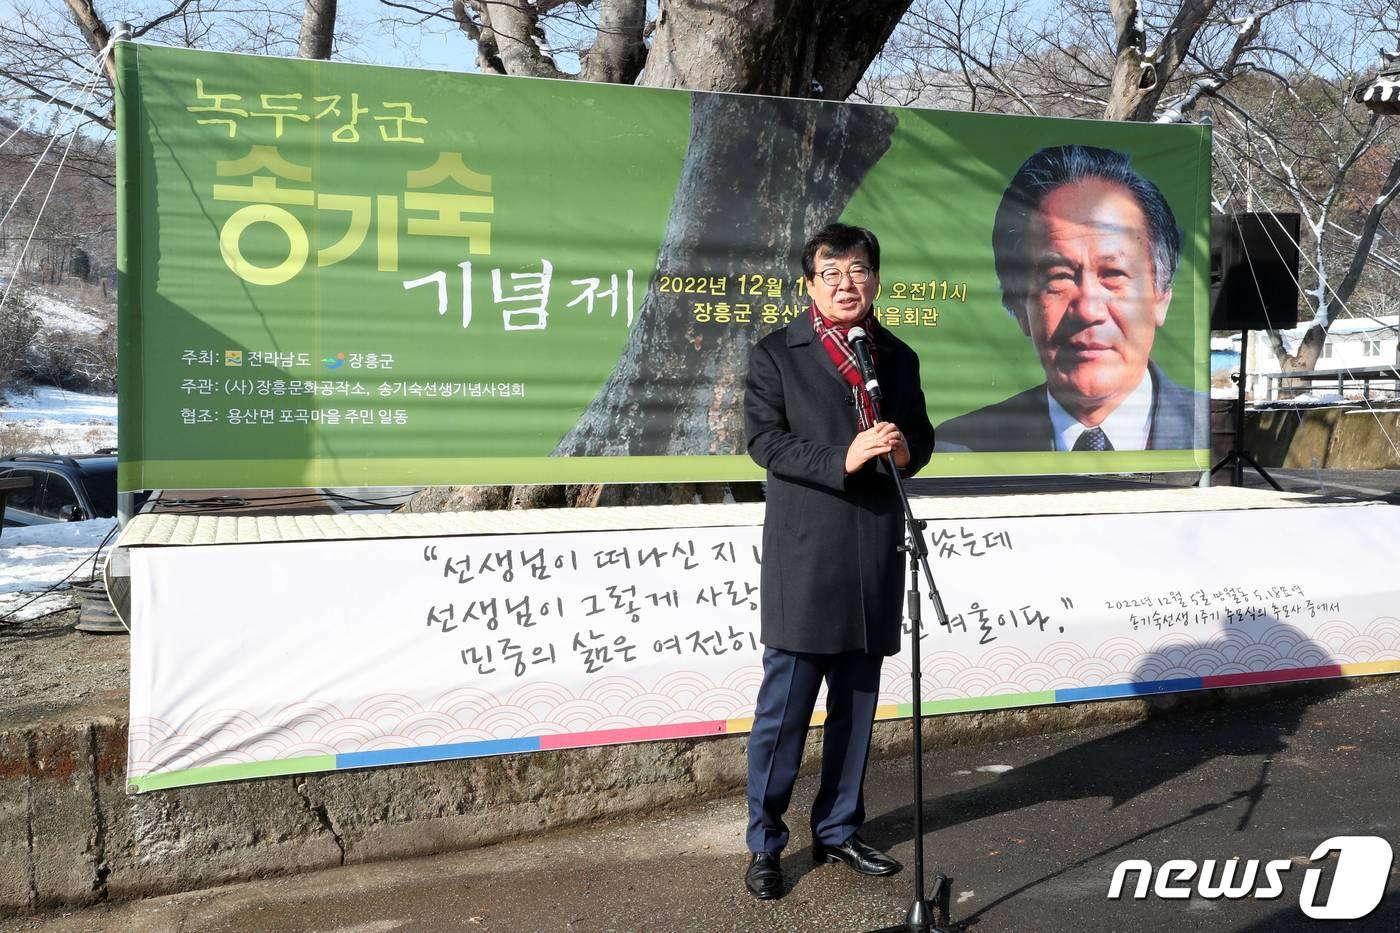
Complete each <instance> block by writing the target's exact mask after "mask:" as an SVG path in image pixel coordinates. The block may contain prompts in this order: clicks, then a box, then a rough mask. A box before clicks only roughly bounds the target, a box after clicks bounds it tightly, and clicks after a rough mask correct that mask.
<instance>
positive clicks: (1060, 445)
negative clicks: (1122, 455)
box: [938, 145, 1207, 452]
mask: <svg viewBox="0 0 1400 933" xmlns="http://www.w3.org/2000/svg"><path fill="white" fill-rule="evenodd" d="M1181 248H1182V233H1181V229H1180V227H1178V225H1177V222H1176V217H1175V215H1174V214H1173V212H1172V208H1171V205H1170V204H1169V203H1168V202H1167V199H1166V197H1165V196H1163V194H1162V192H1161V190H1160V189H1159V188H1158V187H1157V185H1156V184H1154V183H1153V182H1152V181H1150V180H1149V179H1147V178H1145V177H1143V176H1142V175H1140V174H1138V173H1137V172H1136V171H1135V170H1134V169H1133V167H1132V165H1131V160H1130V158H1129V156H1128V155H1127V154H1126V153H1123V152H1117V151H1114V150H1110V149H1101V148H1096V147H1092V146H1081V145H1068V146H1055V147H1050V148H1046V149H1041V150H1040V151H1038V152H1036V153H1035V154H1034V155H1032V156H1031V157H1030V158H1029V159H1027V160H1026V161H1025V163H1024V164H1022V165H1021V167H1020V169H1018V170H1017V172H1016V173H1015V175H1013V176H1012V178H1011V181H1010V183H1009V184H1008V185H1007V188H1006V191H1005V193H1004V194H1003V195H1002V198H1001V203H1000V206H999V207H998V208H997V212H996V218H995V222H994V224H993V230H992V250H993V253H994V256H995V266H996V274H997V278H998V280H999V282H1000V285H1001V295H1002V304H1003V305H1004V306H1005V308H1006V310H1007V311H1008V312H1010V314H1011V315H1012V317H1013V318H1015V320H1016V322H1017V323H1018V324H1019V325H1020V328H1021V331H1022V333H1024V334H1025V335H1026V336H1027V337H1029V338H1030V342H1031V346H1032V347H1033V348H1034V350H1035V353H1036V356H1037V358H1038V360H1039V362H1040V365H1041V367H1042V369H1044V371H1045V381H1044V382H1043V383H1041V384H1040V385H1037V386H1033V387H1032V388H1030V389H1027V390H1025V391H1023V392H1019V393H1017V394H1016V395H1013V396H1012V397H1010V398H1008V399H1005V400H1004V401H1000V402H997V403H995V404H991V405H988V406H986V407H984V408H980V409H977V410H976V411H972V412H970V413H968V414H965V415H960V416H958V417H955V418H951V419H949V420H948V421H945V422H944V423H943V424H942V425H940V426H939V428H938V441H939V444H938V447H939V449H940V450H945V451H949V452H958V451H979V452H1022V451H1085V450H1088V451H1107V450H1180V449H1193V448H1201V447H1204V446H1206V444H1205V431H1206V426H1207V417H1206V408H1205V405H1206V401H1205V399H1206V397H1205V395H1204V394H1202V393H1198V392H1195V391H1193V390H1191V389H1189V388H1187V387H1185V386H1182V385H1179V384H1177V383H1176V382H1173V381H1172V380H1171V379H1170V378H1169V377H1168V376H1167V375H1166V373H1164V372H1163V371H1162V369H1161V368H1160V367H1159V366H1158V365H1157V364H1156V363H1154V362H1153V361H1152V359H1151V353H1152V345H1153V341H1154V340H1155V338H1156V336H1157V331H1158V329H1159V328H1160V327H1162V325H1163V324H1164V323H1165V322H1166V319H1167V311H1168V308H1169V307H1170V305H1171V302H1172V280H1173V278H1174V277H1175V276H1176V272H1177V267H1178V264H1179V262H1180V259H1181Z"/></svg>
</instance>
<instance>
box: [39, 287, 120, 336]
mask: <svg viewBox="0 0 1400 933" xmlns="http://www.w3.org/2000/svg"><path fill="white" fill-rule="evenodd" d="M29 297H30V300H32V301H33V302H34V310H35V311H36V312H38V315H39V320H40V321H41V322H42V323H41V326H42V327H43V328H44V330H71V331H76V332H78V333H81V334H100V333H101V332H102V331H103V330H104V329H106V327H107V324H108V322H107V321H105V320H103V319H102V317H101V316H99V315H97V314H94V313H92V312H91V311H87V310H84V309H82V308H78V307H75V306H73V305H71V304H69V303H68V302H66V301H62V300H61V299H58V298H53V297H50V296H49V295H45V294H42V293H40V292H37V291H32V292H30V293H29Z"/></svg>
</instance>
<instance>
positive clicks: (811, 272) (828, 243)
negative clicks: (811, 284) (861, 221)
mask: <svg viewBox="0 0 1400 933" xmlns="http://www.w3.org/2000/svg"><path fill="white" fill-rule="evenodd" d="M858 249H859V250H865V256H866V258H867V259H869V260H870V271H872V272H879V271H880V241H879V240H877V239H875V234H873V233H871V232H870V231H869V230H867V229H865V228H864V227H852V226H851V225H850V224H842V223H835V224H827V225H826V226H825V227H822V228H821V229H820V230H818V231H817V232H816V235H814V236H813V237H812V238H811V239H810V240H808V241H807V245H806V246H804V247H802V274H803V275H804V276H806V277H807V278H808V279H814V278H816V277H817V253H819V252H821V251H822V250H826V254H827V255H828V256H849V255H851V254H852V253H854V252H855V251H856V250H858Z"/></svg>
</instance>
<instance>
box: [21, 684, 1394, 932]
mask: <svg viewBox="0 0 1400 933" xmlns="http://www.w3.org/2000/svg"><path fill="white" fill-rule="evenodd" d="M1397 748H1400V678H1388V679H1378V680H1368V681H1353V682H1350V687H1348V686H1346V685H1344V684H1343V683H1342V682H1328V683H1319V684H1313V685H1310V686H1308V687H1307V688H1304V692H1302V693H1299V694H1295V695H1292V696H1288V697H1283V698H1277V699H1274V700H1271V701H1268V702H1264V703H1260V704H1257V705H1238V704H1237V705H1230V706H1216V707H1211V708H1209V709H1206V710H1204V711H1202V712H1198V713H1195V714H1191V715H1172V716H1164V717H1159V718H1157V719H1153V720H1148V721H1146V722H1143V723H1139V724H1136V725H1131V726H1119V727H1110V728H1100V729H1092V730H1084V731H1079V732H1072V733H1062V734H1059V735H1052V736H1043V737H1035V738H1028V739H1021V740H1015V741H1008V742H1003V743H998V744H991V745H983V746H976V747H963V748H958V749H954V750H953V751H951V752H949V753H945V754H942V755H940V756H938V757H936V758H930V759H929V760H928V762H927V774H928V779H927V785H926V787H927V790H928V794H927V799H928V813H929V826H928V833H927V843H928V846H929V851H930V853H931V865H930V872H929V874H930V876H932V873H933V872H934V871H943V872H946V873H948V874H950V875H952V876H953V878H954V880H953V885H952V917H951V919H952V921H953V923H954V924H956V925H957V926H958V927H959V928H961V929H968V930H977V931H979V933H1000V931H1036V933H1057V931H1070V930H1075V931H1100V930H1102V931H1120V930H1121V931H1150V930H1210V931H1231V933H1246V931H1250V933H1254V931H1258V933H1263V931H1293V930H1319V931H1321V930H1371V931H1394V930H1397V929H1400V877H1398V876H1397V871H1396V868H1395V867H1394V866H1392V869H1391V874H1390V878H1389V885H1388V891H1387V894H1386V898H1385V899H1384V900H1383V901H1382V903H1381V906H1380V908H1379V909H1378V910H1377V911H1376V912H1374V913H1373V914H1372V915H1370V916H1369V917H1367V918H1365V919H1364V920H1361V921H1358V922H1355V923H1340V922H1331V923H1328V922H1323V921H1312V920H1309V919H1307V918H1306V917H1305V916H1304V914H1303V913H1302V911H1301V910H1300V908H1299V892H1300V888H1301V885H1302V881H1303V874H1304V871H1305V864H1306V863H1307V860H1308V858H1309V856H1310V853H1311V852H1312V850H1313V848H1314V847H1315V846H1316V845H1317V844H1318V843H1320V842H1322V841H1323V840H1325V839H1328V838H1329V837H1332V836H1336V835H1348V834H1349V835H1373V834H1374V835H1380V836H1382V837H1384V838H1386V839H1387V840H1389V842H1390V843H1391V845H1398V844H1400V815H1397V807H1396V803H1397V787H1400V781H1397V779H1400V758H1398V757H1397V755H1396V749H1397ZM908 767H909V765H908V762H907V761H888V762H880V763H877V764H875V765H873V766H872V768H871V773H870V776H869V780H868V782H867V786H868V795H869V800H868V806H869V813H870V818H869V822H868V824H867V828H866V835H867V836H868V837H869V839H870V840H871V841H873V842H876V843H878V844H880V845H882V846H888V847H890V848H891V849H892V851H893V852H894V853H895V854H896V855H897V856H898V857H900V858H902V859H904V860H906V861H908V860H910V859H911V858H912V849H913V843H912V836H913V833H912V808H911V806H910V805H909V803H908V801H909V799H910V797H911V780H910V777H909V774H908ZM814 791H815V787H814V786H813V782H812V780H811V779H804V780H803V782H802V783H801V784H800V785H799V791H798V795H797V799H796V801H795V803H794V813H793V815H794V817H795V819H794V820H793V822H794V825H795V826H803V824H804V817H803V814H804V813H805V812H806V807H807V805H808V804H809V803H810V800H811V796H812V794H813V793H814ZM743 821H744V805H743V799H742V796H741V795H740V794H732V795H730V796H727V797H725V798H723V799H719V800H715V801H710V802H703V803H697V804H696V805H695V806H693V807H688V808H678V809H674V810H671V811H667V812H659V813H655V814H652V815H650V816H646V817H638V818H634V819H630V820H627V821H618V822H613V823H608V824H600V825H595V826H590V827H586V828H582V829H576V830H572V831H567V832H559V833H554V834H549V835H542V836H540V837H538V838H534V839H525V840H519V841H515V842H511V843H507V844H502V845H497V846H493V847H490V848H486V849H480V850H476V851H473V852H468V853H464V854H458V855H447V856H437V857H434V858H429V859H421V860H413V861H399V862H393V863H383V864H376V865H364V866H353V867H347V868H340V869H335V870H331V871H326V872H320V873H316V874H309V875H302V876H299V877H294V878H282V879H276V880H270V881H263V882H254V883H249V884H241V885H233V886H229V887H224V888H219V889H213V890H206V891H196V892H190V893H187V894H182V895H177V896H173V897H165V898H153V899H150V900H146V901H140V902H135V903H131V904H123V905H116V906H103V907H98V908H93V909H89V910H85V911H79V912H73V913H70V914H65V915H58V914H50V915H45V916H41V917H37V918H28V919H22V920H15V921H11V922H10V928H13V929H16V930H22V931H43V933H59V931H98V930H101V931H133V933H134V931H141V933H147V931H165V930H182V931H183V930H324V931H343V933H371V931H389V930H425V931H437V930H499V931H524V930H550V931H554V930H559V931H566V930H686V931H712V930H713V931H720V930H769V929H785V930H812V931H824V933H825V931H840V930H863V929H869V928H872V927H879V926H883V925H887V924H893V923H898V922H901V921H902V919H903V916H904V912H905V910H906V909H907V907H908V904H909V898H910V886H911V880H910V879H911V872H910V871H905V872H903V873H902V874H900V875H898V876H896V877H895V878H893V879H870V878H862V877H859V876H856V875H854V874H852V873H850V872H849V870H847V869H846V868H845V867H844V866H824V867H821V868H813V867H812V866H811V864H810V860H809V859H810V849H809V845H808V839H807V838H806V834H805V832H803V831H798V832H796V833H795V834H794V840H793V844H792V846H791V848H790V849H789V851H788V854H787V856H786V858H785V864H786V866H787V870H788V880H789V888H790V889H789V893H788V894H787V896H786V897H784V898H783V899H782V900H779V901H776V902H769V903H760V902H757V901H755V900H753V899H752V898H751V897H749V895H748V894H747V893H746V892H744V890H743V888H742V885H741V881H740V877H741V874H742V870H743V866H744V861H745V856H744V852H743V848H744V846H743V838H742V835H741V829H742V824H743ZM1129 858H1136V859H1146V860H1148V861H1149V862H1151V863H1152V864H1153V865H1154V866H1160V865H1161V864H1162V863H1163V862H1164V861H1166V860H1168V859H1172V858H1194V859H1210V858H1214V859H1217V860H1224V859H1229V858H1239V859H1242V860H1247V859H1260V860H1269V859H1289V860H1291V861H1292V862H1293V863H1294V868H1293V869H1292V870H1290V871H1288V872H1286V873H1284V874H1283V876H1282V877H1283V881H1284V885H1285V890H1284V893H1283V895H1282V896H1281V897H1278V898H1277V899H1273V900H1263V899H1254V898H1252V897H1249V898H1244V899H1240V900H1206V899H1204V898H1202V897H1200V896H1198V895H1193V896H1192V897H1190V898H1189V899H1187V900H1173V901H1167V900H1163V899H1160V898H1156V897H1152V896H1149V898H1147V899H1145V900H1141V901H1128V900H1125V901H1116V902H1115V901H1109V900H1108V899H1107V898H1106V892H1107V889H1108V886H1109V882H1110V879H1111V877H1112V875H1113V869H1114V866H1116V865H1117V864H1118V862H1120V861H1121V860H1124V859H1129ZM1335 864H1336V863H1335V862H1332V863H1324V867H1323V872H1322V875H1323V879H1324V880H1323V884H1322V885H1321V888H1320V891H1321V892H1326V891H1328V890H1330V883H1331V882H1330V879H1331V877H1332V871H1333V868H1334V867H1335ZM1319 900H1321V895H1320V896H1319ZM3 926H4V924H3V923H0V927H3Z"/></svg>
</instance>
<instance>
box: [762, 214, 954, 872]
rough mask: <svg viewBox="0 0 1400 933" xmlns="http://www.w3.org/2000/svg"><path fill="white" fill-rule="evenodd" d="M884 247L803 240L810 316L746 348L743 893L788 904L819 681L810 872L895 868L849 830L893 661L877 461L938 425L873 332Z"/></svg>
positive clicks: (893, 552) (896, 539)
mask: <svg viewBox="0 0 1400 933" xmlns="http://www.w3.org/2000/svg"><path fill="white" fill-rule="evenodd" d="M879 270H880V244H879V242H878V241H877V240H876V238H875V236H874V234H872V233H871V232H870V231H868V230H864V229H862V228H859V227H851V226H847V225H844V224H832V225H830V226H828V227H826V228H825V229H823V230H822V231H821V232H819V233H818V234H817V235H816V236H814V237H813V238H812V239H811V240H810V241H809V242H808V243H807V245H806V247H805V249H804V250H803V254H802V271H803V274H804V276H805V277H806V282H807V289H808V292H809V294H810V295H811V298H812V307H811V309H810V310H809V311H808V313H806V314H802V315H799V316H798V317H797V319H796V320H794V321H793V322H792V323H791V324H789V325H788V326H787V327H785V328H783V329H782V330H779V331H775V332H774V333H772V334H769V335H768V336H767V337H765V338H763V339H762V340H761V341H759V342H758V344H757V345H755V346H754V348H753V350H752V352H751V353H750V355H749V371H748V378H747V381H746V383H745V387H746V390H747V392H746V397H745V401H744V425H745V432H746V435H747V438H748V448H749V454H750V456H752V457H753V458H754V460H755V461H756V462H757V463H758V464H759V465H760V466H762V467H763V468H764V469H766V470H767V471H768V486H767V508H766V510H765V513H764V520H763V569H762V574H761V580H760V585H761V590H760V594H761V601H762V612H761V615H762V641H763V644H764V652H763V683H762V686H761V687H760V688H759V695H758V704H757V707H756V708H755V710H754V725H753V731H752V733H751V734H750V736H749V789H748V798H749V827H748V833H747V842H748V847H749V851H750V853H752V854H751V857H750V860H749V868H748V871H747V873H746V875H745V884H746V886H747V887H748V889H749V891H750V892H751V893H752V894H753V895H754V896H755V897H758V898H762V899H768V898H775V897H779V896H781V894H782V873H781V868H780V862H779V854H780V853H781V852H782V850H783V848H784V846H786V845H787V842H788V828H787V825H786V824H785V823H784V822H783V814H784V812H785V811H786V810H787V806H788V802H789V800H790V798H791V795H792V788H793V783H794V782H795V781H796V779H797V770H798V767H799V766H800V764H801V761H802V749H803V745H804V743H805V739H806V734H807V726H808V724H809V723H810V721H811V716H812V709H813V706H814V704H815V702H816V697H817V691H818V690H819V689H820V688H821V685H822V682H823V681H825V682H826V686H827V709H826V720H825V724H824V733H823V744H822V776H821V788H820V790H819V791H818V793H817V798H816V801H815V802H814V803H813V805H812V814H811V819H812V853H813V858H814V860H815V861H817V862H819V863H821V862H833V861H841V862H845V863H846V864H848V865H850V866H851V867H852V868H854V869H855V870H856V871H859V872H862V873H864V874H871V875H888V874H893V873H894V872H897V871H899V869H900V868H901V866H900V864H899V863H898V862H896V861H895V860H894V859H892V858H890V857H889V856H887V855H885V854H884V853H883V852H880V851H878V850H876V849H874V848H873V847H871V846H869V845H867V844H866V843H865V842H864V841H863V840H861V838H860V837H859V836H858V835H857V830H858V829H859V828H860V826H861V823H862V822H863V821H864V819H865V807H864V795H863V784H864V780H865V767H866V761H867V759H868V757H869V751H870V734H871V728H872V726H873V723H874V718H875V706H876V701H877V700H878V698H879V693H880V665H881V662H882V661H883V659H884V658H885V657H886V656H887V655H892V654H895V653H896V652H898V651H899V648H900V643H901V626H900V621H901V618H902V605H901V599H902V597H903V592H904V585H903V582H902V581H903V568H904V562H903V560H902V558H901V555H900V553H899V552H898V551H897V548H898V546H899V543H900V541H901V540H902V538H903V534H904V516H903V511H902V509H901V506H900V502H899V497H898V493H897V492H896V489H895V486H894V480H893V478H892V477H891V476H890V475H889V472H888V466H887V465H886V463H885V462H884V455H885V454H887V453H888V454H892V455H893V459H894V461H895V463H896V464H897V465H898V466H899V468H900V469H901V471H902V472H905V473H907V474H913V473H915V472H917V471H918V470H919V469H920V468H921V467H923V466H924V464H926V463H927V462H928V459H929V456H930V455H931V453H932V450H933V428H932V426H931V425H930V424H929V420H928V413H927V411H926V410H925V407H924V394H923V390H922V388H921V387H920V384H919V361H918V357H917V356H915V354H914V351H913V350H911V349H910V348H909V347H908V346H906V345H905V344H904V343H902V342H901V341H900V340H898V339H897V338H896V337H894V335H892V334H890V333H889V332H888V331H886V330H885V329H884V328H882V327H879V326H878V325H877V324H876V323H875V319H874V314H873V313H872V301H873V300H874V297H875V294H876V291H877V290H878V288H879V281H880V279H879ZM855 325H859V326H860V327H862V328H863V329H865V331H866V332H867V333H868V334H870V335H871V337H872V342H873V344H874V355H875V367H876V373H877V376H878V378H879V382H880V386H881V388H882V389H883V392H884V399H883V409H882V412H881V414H882V416H883V420H879V421H876V420H875V419H874V417H873V415H874V412H873V407H872V405H871V403H870V400H869V396H868V395H867V394H866V393H865V390H864V387H863V383H862V380H861V379H860V376H859V371H858V369H857V368H856V365H855V360H854V357H853V356H852V355H851V349H850V346H849V344H848V342H847V339H846V332H847V331H848V330H849V329H850V328H851V327H852V326H855Z"/></svg>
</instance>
